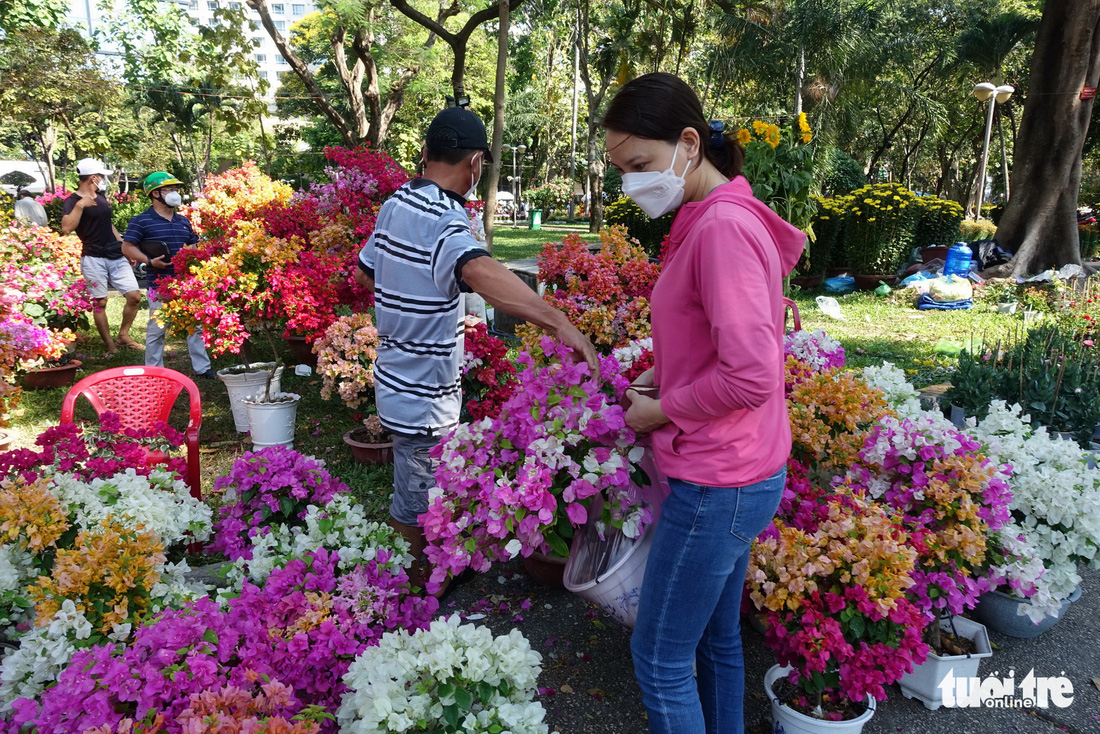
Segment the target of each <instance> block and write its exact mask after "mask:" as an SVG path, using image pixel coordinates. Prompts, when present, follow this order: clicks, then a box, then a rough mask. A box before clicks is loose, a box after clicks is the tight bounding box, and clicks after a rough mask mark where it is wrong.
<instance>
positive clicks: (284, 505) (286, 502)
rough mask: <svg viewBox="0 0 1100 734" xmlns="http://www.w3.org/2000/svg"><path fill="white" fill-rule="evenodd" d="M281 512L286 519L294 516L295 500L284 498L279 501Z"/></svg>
mask: <svg viewBox="0 0 1100 734" xmlns="http://www.w3.org/2000/svg"><path fill="white" fill-rule="evenodd" d="M279 510H280V511H281V512H282V513H283V515H285V516H286V517H291V516H292V515H293V514H294V500H292V499H291V498H290V497H282V498H280V499H279Z"/></svg>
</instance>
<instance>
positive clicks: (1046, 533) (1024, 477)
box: [968, 400, 1100, 636]
mask: <svg viewBox="0 0 1100 734" xmlns="http://www.w3.org/2000/svg"><path fill="white" fill-rule="evenodd" d="M968 433H969V434H970V435H971V436H973V437H974V438H975V439H977V440H978V441H981V443H982V445H983V447H984V450H985V451H986V452H987V454H988V455H989V456H991V457H995V460H996V461H1001V462H1005V463H1008V464H1011V465H1012V467H1013V475H1012V479H1011V486H1012V504H1011V505H1010V509H1011V512H1012V520H1011V522H1010V523H1009V524H1008V525H1007V526H1006V527H1005V528H1004V529H1003V531H1002V535H1003V536H1004V537H1006V538H1008V539H1010V540H1016V542H1017V543H1018V544H1019V545H1021V546H1023V548H1022V549H1017V550H1016V551H1015V553H1014V554H1008V553H1006V554H1005V555H1006V556H1010V563H1006V564H1004V565H1006V566H1008V570H1006V572H1004V573H1003V574H1002V576H1003V577H1004V578H1003V579H998V586H997V591H1000V592H1001V593H1002V594H1005V595H1007V596H1009V597H1012V600H1013V607H1014V609H1013V611H1014V612H1016V611H1018V615H1017V617H1018V618H1017V619H1014V620H1010V621H1011V622H1013V623H1012V624H1007V623H1004V624H1001V623H1000V622H1001V620H1000V619H997V618H994V617H993V614H994V610H992V609H990V608H989V607H988V606H986V609H985V610H980V611H979V614H982V618H983V620H988V621H987V623H992V624H994V625H998V626H997V627H996V628H997V629H998V631H1002V632H1006V633H1008V634H1013V635H1015V636H1033V635H1034V634H1039V633H1040V632H1042V631H1043V630H1045V629H1049V628H1050V627H1051V626H1053V624H1054V623H1056V622H1057V620H1059V619H1061V618H1062V614H1063V610H1064V608H1065V607H1066V606H1068V603H1069V602H1072V601H1073V600H1074V598H1075V596H1076V595H1077V594H1078V593H1079V587H1080V584H1081V575H1080V573H1079V569H1080V568H1081V567H1082V566H1085V565H1087V566H1090V567H1092V568H1097V567H1100V553H1098V552H1097V550H1098V548H1100V523H1098V522H1097V518H1098V517H1100V470H1097V469H1096V468H1095V467H1093V468H1090V467H1089V466H1088V465H1087V460H1086V453H1085V452H1084V451H1082V450H1081V449H1080V448H1079V447H1078V446H1077V445H1076V444H1075V443H1073V442H1071V441H1061V440H1057V439H1054V438H1052V437H1051V436H1050V435H1049V434H1048V433H1047V431H1046V430H1045V429H1044V428H1042V427H1039V428H1036V427H1034V426H1033V425H1032V421H1031V418H1030V417H1029V416H1028V415H1026V414H1025V413H1024V412H1023V410H1022V409H1021V407H1020V406H1019V405H1012V406H1009V405H1008V404H1006V403H1005V402H1004V401H1002V400H995V401H993V403H992V405H991V406H990V409H989V415H988V416H987V417H986V418H985V419H984V420H983V421H981V422H979V423H978V424H977V426H976V427H974V428H971V429H969V430H968ZM1021 538H1022V540H1018V539H1021ZM1008 550H1010V551H1011V550H1013V548H1012V546H1009V548H1008ZM1011 555H1014V556H1016V557H1018V558H1020V559H1022V560H1021V561H1019V563H1020V564H1022V566H1021V567H1020V568H1017V569H1012V567H1011ZM1029 561H1030V562H1031V563H1036V562H1037V563H1039V564H1041V573H1040V572H1039V571H1037V570H1036V569H1035V568H1034V567H1030V568H1029V567H1028V566H1029V564H1028V562H1029ZM1020 579H1022V581H1021V580H1020ZM1029 585H1033V586H1034V587H1035V589H1034V590H1033V591H1032V590H1030V589H1029V588H1028V586H1029ZM1029 591H1031V593H1030V594H1028V593H1027V592H1029ZM1000 601H1004V600H1000ZM1020 615H1025V616H1024V617H1023V618H1019V616H1020ZM998 617H999V615H998ZM1025 619H1026V620H1027V621H1029V622H1031V623H1033V624H1034V625H1035V627H1029V626H1027V625H1021V622H1024V620H1025Z"/></svg>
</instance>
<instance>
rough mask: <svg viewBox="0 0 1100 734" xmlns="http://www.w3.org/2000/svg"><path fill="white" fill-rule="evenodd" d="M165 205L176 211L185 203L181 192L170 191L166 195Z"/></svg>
mask: <svg viewBox="0 0 1100 734" xmlns="http://www.w3.org/2000/svg"><path fill="white" fill-rule="evenodd" d="M164 203H165V204H167V205H168V206H170V207H172V208H173V209H175V208H176V207H177V206H179V205H180V204H182V203H183V197H182V196H180V192H178V191H169V192H168V193H167V194H165V195H164Z"/></svg>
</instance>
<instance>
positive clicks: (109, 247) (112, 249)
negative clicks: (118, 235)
mask: <svg viewBox="0 0 1100 734" xmlns="http://www.w3.org/2000/svg"><path fill="white" fill-rule="evenodd" d="M99 257H102V258H106V259H107V260H118V259H119V258H120V257H122V240H115V241H114V242H108V243H107V244H106V245H100V248H99Z"/></svg>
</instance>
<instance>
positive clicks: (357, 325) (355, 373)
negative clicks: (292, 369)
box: [313, 313, 378, 408]
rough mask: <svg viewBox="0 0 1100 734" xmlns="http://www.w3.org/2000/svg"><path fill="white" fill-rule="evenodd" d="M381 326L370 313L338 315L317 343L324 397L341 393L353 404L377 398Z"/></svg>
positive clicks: (315, 344) (343, 401) (372, 400)
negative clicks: (379, 328) (376, 364)
mask: <svg viewBox="0 0 1100 734" xmlns="http://www.w3.org/2000/svg"><path fill="white" fill-rule="evenodd" d="M377 349H378V329H376V328H375V326H374V321H373V320H372V319H371V316H370V314H369V313H356V314H348V315H344V316H340V317H338V318H337V319H336V320H335V321H333V322H332V324H331V325H329V327H328V329H326V330H325V334H324V336H323V337H321V338H320V339H318V340H317V341H316V342H314V344H313V351H314V353H315V354H316V355H317V373H318V374H320V375H321V380H322V382H321V398H322V399H324V400H331V399H332V398H333V397H334V396H339V398H340V401H341V402H342V403H343V404H344V405H346V406H347V407H349V408H358V407H359V406H360V405H362V404H363V403H373V402H374V361H375V360H376V359H377V358H378V352H377Z"/></svg>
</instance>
